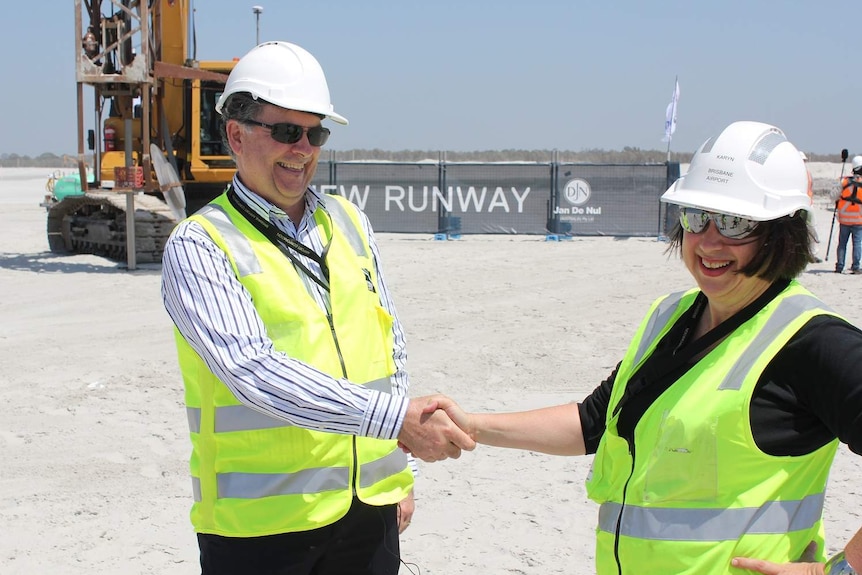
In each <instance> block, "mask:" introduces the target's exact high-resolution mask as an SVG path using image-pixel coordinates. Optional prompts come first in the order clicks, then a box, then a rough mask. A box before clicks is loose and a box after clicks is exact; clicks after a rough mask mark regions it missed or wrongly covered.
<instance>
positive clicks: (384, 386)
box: [186, 377, 392, 433]
mask: <svg viewBox="0 0 862 575" xmlns="http://www.w3.org/2000/svg"><path fill="white" fill-rule="evenodd" d="M365 387H368V388H370V389H374V390H377V391H381V392H383V393H390V394H391V393H392V381H391V380H390V379H389V378H388V377H384V378H380V379H375V380H374V381H369V382H368V383H366V384H365ZM186 417H187V418H188V420H189V430H190V431H191V432H192V433H200V432H201V410H200V408H199V407H186ZM277 427H292V426H291V424H290V423H288V422H286V421H284V420H283V419H278V418H276V417H272V416H270V415H267V414H265V413H263V412H260V411H258V410H256V409H252V408H250V407H248V406H245V405H225V406H222V407H217V408H216V409H215V432H216V433H230V432H232V431H256V430H260V429H274V428H277Z"/></svg>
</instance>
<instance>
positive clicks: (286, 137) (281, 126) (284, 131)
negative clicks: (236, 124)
mask: <svg viewBox="0 0 862 575" xmlns="http://www.w3.org/2000/svg"><path fill="white" fill-rule="evenodd" d="M241 122H242V123H243V124H251V125H253V126H260V127H261V128H269V135H270V136H272V139H273V140H275V141H276V142H281V143H282V144H295V143H297V142H298V141H299V140H301V139H302V134H304V133H305V132H308V143H309V144H311V145H312V146H318V147H319V146H322V145H323V144H325V143H326V140H328V139H329V128H324V127H323V126H314V127H313V128H306V127H305V126H297V125H296V124H290V123H288V122H279V123H278V124H264V123H263V122H258V121H257V120H241Z"/></svg>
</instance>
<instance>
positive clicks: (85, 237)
mask: <svg viewBox="0 0 862 575" xmlns="http://www.w3.org/2000/svg"><path fill="white" fill-rule="evenodd" d="M190 2H191V0H75V27H76V32H77V34H76V37H77V38H79V39H80V43H79V44H78V45H77V47H76V58H75V63H76V80H77V111H78V156H77V168H78V176H79V177H78V178H76V179H77V180H79V181H80V182H81V190H80V193H78V194H64V195H63V196H62V197H60V198H58V197H56V196H53V195H50V194H49V196H48V197H46V201H45V202H44V203H43V204H42V205H43V206H45V207H46V208H47V209H48V244H49V246H50V249H51V251H52V252H58V253H92V254H98V255H103V256H107V257H109V258H112V259H119V260H124V259H125V260H126V261H127V262H128V263H129V267H130V268H134V266H135V264H136V263H138V262H141V263H144V262H158V261H161V255H162V251H163V249H164V244H165V241H166V239H167V237H168V235H169V234H170V232H171V230H172V229H173V227H174V225H175V224H176V223H177V221H179V220H180V219H182V218H184V217H185V213H186V209H187V207H188V208H189V210H191V209H192V207H194V209H196V208H197V207H198V206H200V205H203V204H204V203H206V202H207V201H208V200H209V199H211V198H213V197H214V196H216V195H217V194H218V193H219V192H221V191H222V190H224V188H225V186H226V185H227V183H228V182H230V180H231V178H232V177H233V174H234V171H235V166H234V163H233V160H232V158H231V157H230V155H229V154H228V152H227V150H226V149H225V147H224V146H223V144H222V141H221V132H220V128H219V124H218V122H219V115H218V114H217V113H216V112H215V104H216V101H217V100H218V97H219V95H220V94H221V92H222V89H223V87H224V83H225V81H226V80H227V75H228V74H229V73H230V70H231V69H232V68H233V65H234V63H235V62H234V61H222V62H219V61H199V60H197V57H196V54H195V53H194V50H192V51H191V52H190V50H189V48H190V41H189V40H190V38H192V39H193V38H194V22H193V17H194V9H193V8H192V7H191V6H190ZM192 44H193V42H192ZM85 87H86V88H90V89H91V91H92V95H93V108H92V113H93V116H94V124H95V127H94V128H92V129H85V98H84V92H85ZM85 145H86V147H87V148H88V149H89V150H90V151H91V152H92V173H91V174H90V177H89V178H88V177H87V175H88V161H87V156H88V153H87V151H86V150H85ZM187 202H188V206H187Z"/></svg>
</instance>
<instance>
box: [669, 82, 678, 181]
mask: <svg viewBox="0 0 862 575" xmlns="http://www.w3.org/2000/svg"><path fill="white" fill-rule="evenodd" d="M678 85H679V76H678V75H677V76H676V77H674V80H673V96H672V97H671V106H672V108H673V109H672V110H671V126H672V128H671V129H670V130H668V134H667V163H668V164H670V142H671V140H673V127H675V126H673V122H674V119H675V117H676V99H677V97H676V87H677V86H678Z"/></svg>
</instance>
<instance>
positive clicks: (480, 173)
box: [312, 161, 679, 236]
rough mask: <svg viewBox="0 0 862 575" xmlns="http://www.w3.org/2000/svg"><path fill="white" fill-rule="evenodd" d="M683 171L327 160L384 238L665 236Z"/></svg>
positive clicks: (323, 178)
mask: <svg viewBox="0 0 862 575" xmlns="http://www.w3.org/2000/svg"><path fill="white" fill-rule="evenodd" d="M678 175H679V164H632V165H628V164H626V165H621V164H612V165H611V164H561V163H556V162H550V163H535V162H524V163H472V162H471V163H462V162H445V161H428V162H417V163H402V162H334V161H332V162H320V164H319V166H318V170H317V174H316V175H315V178H314V180H313V181H312V185H313V186H315V187H316V188H317V189H318V190H321V191H323V192H326V193H330V194H340V195H342V196H344V197H345V198H347V199H349V200H350V201H351V202H353V203H354V204H356V205H357V206H359V208H360V209H362V210H363V211H364V212H365V213H366V214H367V215H368V218H369V220H370V221H371V224H372V226H373V227H374V229H375V230H376V231H378V232H399V233H432V234H446V235H459V234H559V235H565V236H568V235H575V236H584V235H611V236H650V235H655V236H662V235H664V234H665V233H666V229H667V226H668V221H670V222H672V220H669V219H668V216H669V214H668V211H667V209H666V208H665V207H663V206H662V205H660V201H659V198H660V196H661V194H662V193H664V191H665V190H666V189H667V187H668V185H669V183H671V182H673V181H674V180H675V179H676V177H678Z"/></svg>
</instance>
